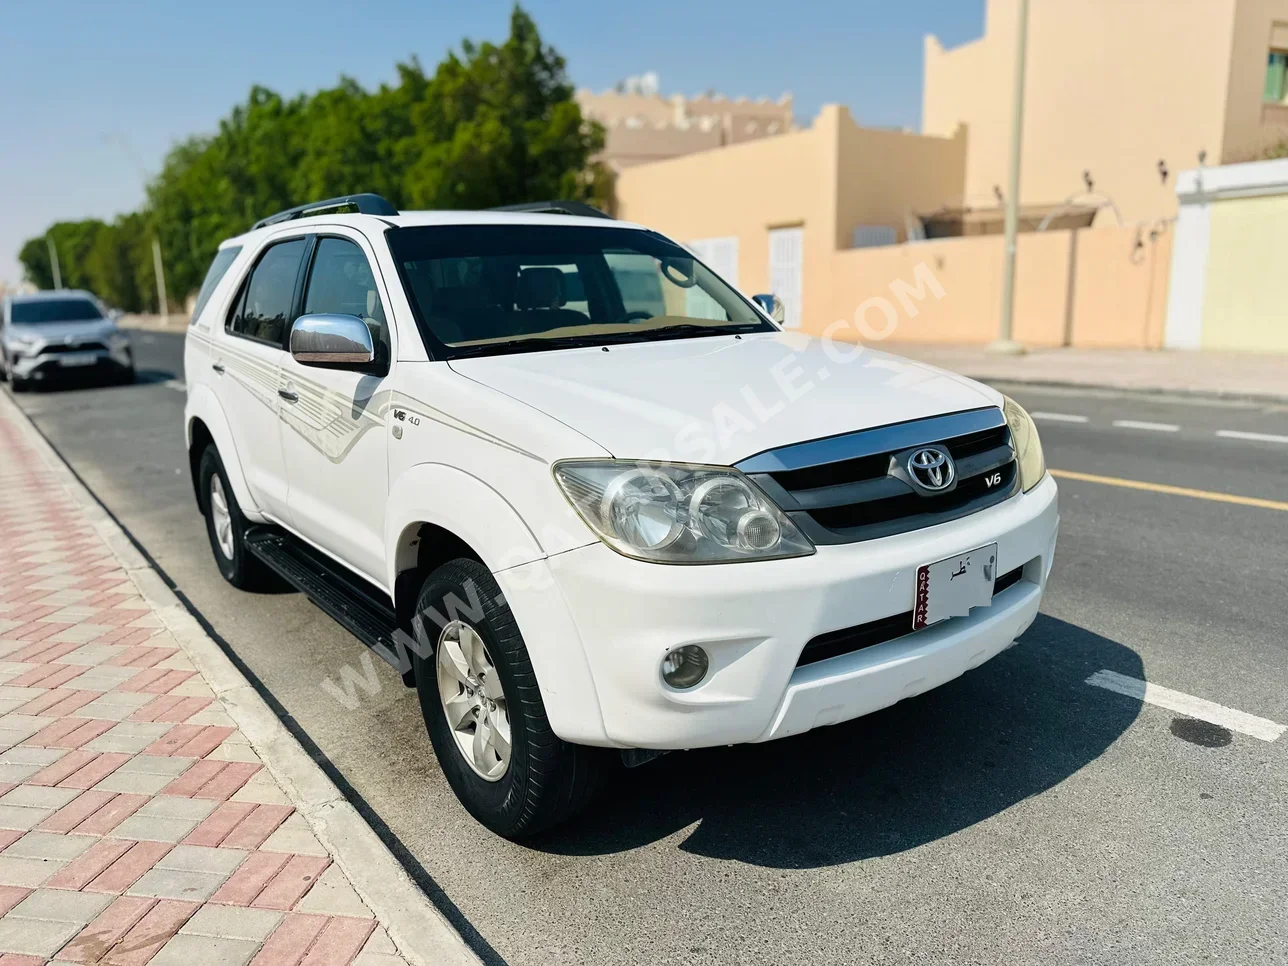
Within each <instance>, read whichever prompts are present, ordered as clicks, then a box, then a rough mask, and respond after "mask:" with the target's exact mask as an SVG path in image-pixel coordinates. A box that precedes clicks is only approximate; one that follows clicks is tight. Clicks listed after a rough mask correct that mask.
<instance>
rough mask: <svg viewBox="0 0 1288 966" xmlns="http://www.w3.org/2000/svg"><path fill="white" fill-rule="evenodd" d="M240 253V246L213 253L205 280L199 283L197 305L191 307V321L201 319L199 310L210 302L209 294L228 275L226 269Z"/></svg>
mask: <svg viewBox="0 0 1288 966" xmlns="http://www.w3.org/2000/svg"><path fill="white" fill-rule="evenodd" d="M240 251H241V246H240V245H238V246H235V247H233V248H221V249H219V251H217V252H215V257H214V259H213V260H212V261H211V263H210V268H208V269H207V270H206V277H205V280H204V281H202V283H201V291H199V292H198V293H197V304H196V305H194V306H193V307H192V320H191V321H193V322H196V321H197V319H199V318H200V317H201V310H202V309H204V308H205V307H206V303H207V302H209V301H210V296H211V293H213V292H214V290H215V286H216V285H218V284H219V280H220V279H221V278H223V277H224V276H225V275H227V274H228V268H229V266H230V265H232V263H233V261H234V260H235V259H236V258H237V255H238V253H239V252H240Z"/></svg>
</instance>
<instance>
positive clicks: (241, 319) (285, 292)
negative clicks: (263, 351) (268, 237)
mask: <svg viewBox="0 0 1288 966" xmlns="http://www.w3.org/2000/svg"><path fill="white" fill-rule="evenodd" d="M303 254H304V239H303V238H295V239H292V240H291V241H288V242H281V243H280V244H277V245H274V246H272V247H271V248H269V249H268V250H267V251H265V252H264V254H263V255H262V256H260V259H259V264H257V265H256V266H255V269H254V271H252V272H251V275H250V280H249V281H248V282H247V283H246V296H245V298H244V300H243V301H242V303H241V305H240V306H239V308H238V309H237V311H236V312H235V313H234V315H233V318H232V320H231V322H230V323H229V326H228V327H229V328H230V329H231V330H232V331H233V332H236V333H237V334H238V335H244V336H248V337H249V338H252V339H259V340H261V341H262V342H271V343H273V344H274V345H281V344H282V339H283V337H284V336H285V334H286V328H287V326H288V325H289V324H290V322H292V321H293V319H292V318H291V314H292V313H291V308H292V302H293V301H294V299H295V277H296V275H297V274H298V273H299V268H300V258H301V256H303Z"/></svg>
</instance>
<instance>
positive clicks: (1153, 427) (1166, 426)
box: [1114, 419, 1181, 433]
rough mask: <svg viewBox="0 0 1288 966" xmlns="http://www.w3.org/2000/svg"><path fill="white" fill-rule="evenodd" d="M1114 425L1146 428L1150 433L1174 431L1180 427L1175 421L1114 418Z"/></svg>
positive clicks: (1127, 427)
mask: <svg viewBox="0 0 1288 966" xmlns="http://www.w3.org/2000/svg"><path fill="white" fill-rule="evenodd" d="M1114 425H1115V426H1117V427H1118V428H1119V429H1147V430H1149V431H1150V432H1152V433H1176V432H1179V431H1180V429H1181V427H1179V426H1177V425H1176V424H1175V423H1145V422H1141V421H1140V420H1138V419H1115V420H1114Z"/></svg>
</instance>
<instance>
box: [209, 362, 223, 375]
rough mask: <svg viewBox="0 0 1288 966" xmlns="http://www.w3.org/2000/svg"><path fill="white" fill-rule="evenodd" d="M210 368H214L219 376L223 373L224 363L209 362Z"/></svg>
mask: <svg viewBox="0 0 1288 966" xmlns="http://www.w3.org/2000/svg"><path fill="white" fill-rule="evenodd" d="M210 368H211V369H214V370H215V372H217V373H219V374H220V375H221V376H222V375H223V374H224V364H223V363H222V362H214V363H211V365H210Z"/></svg>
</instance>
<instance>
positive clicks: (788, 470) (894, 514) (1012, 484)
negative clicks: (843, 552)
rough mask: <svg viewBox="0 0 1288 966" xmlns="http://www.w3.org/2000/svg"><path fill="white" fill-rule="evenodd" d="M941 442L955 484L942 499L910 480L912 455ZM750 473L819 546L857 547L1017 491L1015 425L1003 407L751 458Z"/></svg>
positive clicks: (942, 520)
mask: <svg viewBox="0 0 1288 966" xmlns="http://www.w3.org/2000/svg"><path fill="white" fill-rule="evenodd" d="M927 445H938V446H939V447H940V448H942V449H944V450H946V451H947V452H948V454H949V455H950V456H951V457H952V459H953V462H954V464H955V467H956V481H955V483H954V484H953V485H952V487H951V488H950V489H948V490H946V491H944V492H941V493H929V492H926V491H924V490H919V489H917V488H916V487H914V486H913V485H912V484H911V483H910V482H909V481H908V472H907V466H906V462H907V458H908V457H909V455H911V453H913V452H915V451H916V450H917V449H919V448H920V447H923V446H927ZM738 468H739V469H741V470H742V471H743V472H744V473H747V474H748V475H749V476H750V477H751V478H752V479H753V480H754V481H755V482H756V483H757V484H758V485H759V486H760V487H761V489H763V490H764V491H765V492H766V493H767V494H768V495H769V496H770V498H771V499H773V500H774V501H775V502H777V503H778V505H779V506H780V507H781V508H782V509H783V511H784V512H786V513H787V514H788V515H789V516H790V517H791V518H792V520H793V521H794V522H795V523H796V525H797V526H798V527H800V529H801V530H802V531H803V532H804V533H805V534H806V535H807V536H808V537H809V538H810V539H811V540H813V541H814V543H815V544H841V543H855V542H857V541H860V540H872V539H875V538H877V537H887V536H891V535H892V534H896V533H905V532H907V531H909V530H919V529H922V528H923V527H930V526H934V525H936V524H939V523H946V522H948V521H949V520H955V519H958V518H960V517H963V516H966V515H968V514H971V513H977V512H978V511H980V510H983V509H986V508H987V507H990V506H995V505H996V504H998V503H1001V502H1002V501H1003V500H1005V499H1006V498H1007V497H1009V496H1011V495H1013V494H1014V493H1016V492H1017V491H1018V485H1019V479H1018V473H1017V467H1016V463H1015V450H1014V447H1013V446H1012V443H1011V433H1010V429H1009V428H1008V427H1007V425H1006V419H1005V417H1004V416H1003V415H1002V411H1001V410H1000V409H995V408H988V409H975V410H969V411H967V412H964V413H954V414H952V415H949V416H937V417H934V418H932V419H920V420H913V421H911V422H906V423H895V424H893V425H890V426H882V427H879V428H877V429H869V430H864V431H862V432H858V433H849V434H847V435H845V436H835V437H829V438H827V439H820V440H813V441H811V442H808V443H798V444H796V445H793V446H786V447H783V448H782V449H778V450H771V451H769V452H767V453H761V454H759V455H758V456H753V457H751V458H750V459H747V460H743V461H742V462H741V463H739V464H738Z"/></svg>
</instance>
